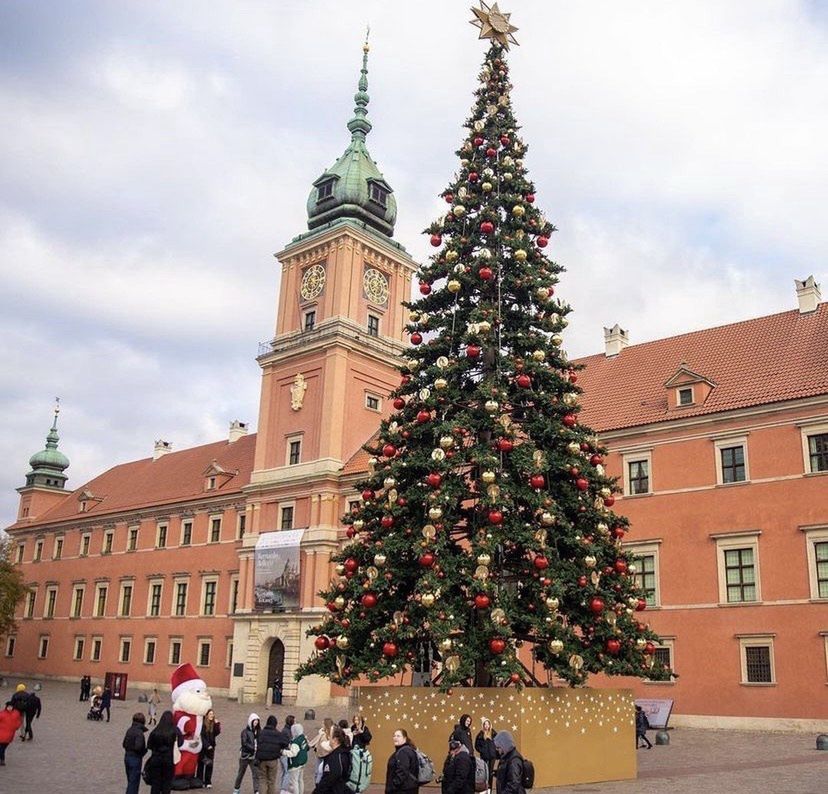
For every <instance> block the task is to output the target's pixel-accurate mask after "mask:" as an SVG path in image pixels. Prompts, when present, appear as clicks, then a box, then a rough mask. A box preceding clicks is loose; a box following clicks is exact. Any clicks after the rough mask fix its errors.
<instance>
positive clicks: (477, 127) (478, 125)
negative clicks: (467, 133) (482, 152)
mask: <svg viewBox="0 0 828 794" xmlns="http://www.w3.org/2000/svg"><path fill="white" fill-rule="evenodd" d="M485 126H486V123H485V122H484V121H482V120H481V119H477V121H475V122H474V131H475V132H483V129H484V128H485Z"/></svg>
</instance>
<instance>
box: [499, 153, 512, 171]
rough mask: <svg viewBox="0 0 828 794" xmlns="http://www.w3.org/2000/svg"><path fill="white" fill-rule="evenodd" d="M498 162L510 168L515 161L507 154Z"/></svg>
mask: <svg viewBox="0 0 828 794" xmlns="http://www.w3.org/2000/svg"><path fill="white" fill-rule="evenodd" d="M500 162H501V163H502V164H503V165H505V166H506V167H507V168H511V167H512V166H513V165H514V164H515V161H514V160H513V159H512V158H511V157H510V156H509V155H508V154H507V155H506V156H505V157H504V158H503V159H502V160H501V161H500Z"/></svg>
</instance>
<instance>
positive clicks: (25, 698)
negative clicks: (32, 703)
mask: <svg viewBox="0 0 828 794" xmlns="http://www.w3.org/2000/svg"><path fill="white" fill-rule="evenodd" d="M9 703H11V705H12V708H13V709H16V710H17V711H19V712H20V716H21V718H22V719H23V720H25V719H26V707H27V706H28V705H29V693H28V692H27V691H26V685H25V684H18V685H17V689H15V691H14V694H13V695H12V696H11V700H9ZM20 741H21V742H25V741H26V733H25V728H24V727H23V723H22V722H21V724H20Z"/></svg>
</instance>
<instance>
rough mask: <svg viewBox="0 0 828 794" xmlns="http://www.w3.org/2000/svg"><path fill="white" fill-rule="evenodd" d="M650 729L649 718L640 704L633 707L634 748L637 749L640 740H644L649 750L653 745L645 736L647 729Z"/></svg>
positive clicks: (639, 745)
mask: <svg viewBox="0 0 828 794" xmlns="http://www.w3.org/2000/svg"><path fill="white" fill-rule="evenodd" d="M649 729H650V720H649V719H647V715H646V714H645V713H644V709H642V708H641V706H636V707H635V749H636V750H638V749H639V748H640V747H641V742H642V740H643V741H644V746H645V747H646V748H647V749H648V750H651V749H652V747H653V743H652V742H651V741H650V740H649V739H648V738H647V731H648V730H649Z"/></svg>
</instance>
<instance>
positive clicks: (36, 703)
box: [23, 692, 43, 741]
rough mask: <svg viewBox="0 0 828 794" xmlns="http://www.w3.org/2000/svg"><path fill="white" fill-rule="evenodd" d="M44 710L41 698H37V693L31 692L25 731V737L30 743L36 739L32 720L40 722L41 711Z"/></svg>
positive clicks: (27, 704) (27, 705)
mask: <svg viewBox="0 0 828 794" xmlns="http://www.w3.org/2000/svg"><path fill="white" fill-rule="evenodd" d="M42 708H43V704H42V703H41V702H40V698H39V697H38V696H37V693H36V692H29V697H28V698H27V699H26V713H25V716H26V727H25V729H24V731H23V735H24V737H25V738H26V739H28V740H29V741H32V739H34V734H33V733H32V720H39V719H40V710H41V709H42Z"/></svg>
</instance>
